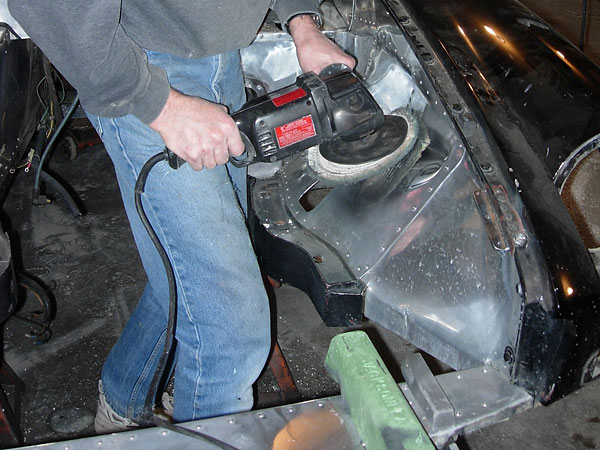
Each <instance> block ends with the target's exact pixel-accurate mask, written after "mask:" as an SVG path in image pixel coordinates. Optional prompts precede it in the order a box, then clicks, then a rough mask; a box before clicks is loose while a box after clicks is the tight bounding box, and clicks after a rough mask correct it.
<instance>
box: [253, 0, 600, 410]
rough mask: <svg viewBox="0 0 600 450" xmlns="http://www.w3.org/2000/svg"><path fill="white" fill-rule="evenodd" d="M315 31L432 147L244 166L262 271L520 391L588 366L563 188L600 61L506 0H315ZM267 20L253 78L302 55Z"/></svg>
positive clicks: (554, 390) (330, 311)
mask: <svg viewBox="0 0 600 450" xmlns="http://www.w3.org/2000/svg"><path fill="white" fill-rule="evenodd" d="M322 9H323V12H324V18H325V32H326V33H328V34H329V36H330V37H331V39H333V40H334V41H335V42H336V43H338V44H339V45H341V46H342V47H343V48H344V49H346V50H347V51H348V52H349V53H351V54H352V55H354V56H355V57H356V59H357V67H356V72H357V73H358V74H359V75H360V76H362V78H363V79H364V82H365V84H366V85H367V86H368V88H369V90H370V91H371V93H372V94H373V96H374V97H375V99H376V100H377V101H378V102H379V104H380V106H381V107H382V108H383V109H384V112H385V113H386V114H394V112H395V111H398V110H400V109H403V110H404V109H408V110H410V111H411V112H412V113H414V114H415V116H416V117H418V120H419V123H420V124H421V128H422V132H423V135H422V136H421V141H420V142H422V143H423V145H424V146H425V147H426V148H425V150H424V151H423V153H422V156H421V158H420V159H419V161H418V162H417V163H416V164H415V165H414V167H412V168H411V169H410V171H408V173H407V174H402V175H401V176H399V178H398V179H394V178H393V177H391V178H390V177H387V178H382V177H378V176H377V175H376V176H374V177H373V178H372V179H370V180H368V181H366V182H362V183H355V184H348V185H343V184H342V185H340V184H335V185H334V184H331V183H328V182H327V181H325V180H323V179H320V178H319V177H318V176H317V175H315V174H314V173H313V172H312V171H311V170H310V169H309V168H308V167H307V162H306V154H298V155H295V156H294V157H291V158H288V159H286V160H285V161H283V162H280V163H275V164H266V165H257V166H255V167H252V169H251V171H250V180H251V188H250V194H251V195H250V203H251V212H252V214H251V221H252V234H253V238H254V242H255V245H256V248H257V251H258V253H259V256H260V259H261V262H262V264H263V267H264V268H265V270H266V271H267V273H268V274H269V275H271V276H273V277H276V278H278V279H280V280H282V281H284V282H286V283H290V284H292V285H294V286H297V287H300V288H302V289H303V290H305V291H306V292H307V293H308V294H309V295H310V296H311V298H312V300H313V303H314V304H315V307H316V309H317V310H318V311H319V313H320V314H321V317H322V318H323V320H324V321H325V322H326V323H327V324H330V325H352V324H357V323H360V321H361V320H363V318H365V317H366V318H368V319H370V320H373V321H375V322H378V323H380V324H382V325H383V326H385V327H386V328H388V329H390V330H392V331H394V332H396V333H397V334H399V335H400V336H402V337H404V338H406V339H407V340H408V341H410V342H411V343H413V344H414V345H416V346H417V347H418V348H420V349H422V350H424V351H426V352H428V353H430V354H431V355H433V356H434V357H436V358H438V359H439V360H441V361H442V362H444V363H445V364H447V365H449V366H450V367H452V368H453V369H455V370H457V371H462V370H469V369H472V368H475V367H485V366H487V367H493V368H494V370H496V371H498V372H499V373H501V374H503V376H504V377H505V378H506V380H508V381H509V382H510V383H511V385H513V386H515V387H518V388H519V389H522V390H524V391H526V392H527V393H528V394H529V395H530V396H531V398H532V399H533V401H532V403H535V402H538V403H544V404H547V403H550V402H552V401H553V400H555V399H557V398H559V397H560V396H562V395H564V394H566V393H568V392H570V391H572V390H574V389H576V388H577V387H579V386H580V385H581V384H582V383H584V382H586V381H589V380H590V379H592V378H594V377H595V376H597V375H598V372H599V370H598V366H597V361H598V351H599V349H600V327H599V325H600V280H599V278H598V271H597V268H596V266H595V264H594V260H593V259H592V256H591V255H590V249H589V248H588V247H587V246H586V245H585V243H584V242H583V240H582V237H581V235H580V233H579V232H578V230H577V228H576V226H575V224H574V221H573V218H572V217H571V216H570V214H569V211H568V210H567V208H566V206H565V203H564V202H563V200H562V198H561V190H562V189H563V186H564V184H565V180H567V178H569V175H570V174H571V173H572V171H573V170H574V168H575V167H576V166H577V165H578V163H580V162H581V161H582V160H584V159H585V157H586V156H587V155H589V154H591V153H593V152H595V151H597V149H598V148H599V145H600V96H599V94H600V70H599V69H598V67H597V66H596V65H595V64H594V63H592V62H591V61H590V60H588V59H587V58H586V57H585V56H584V55H583V54H582V53H581V52H580V51H579V50H578V49H577V48H576V47H574V46H573V45H572V44H571V43H569V42H568V41H567V40H566V39H564V38H563V37H562V36H560V35H559V34H558V33H556V32H555V31H553V30H552V29H551V27H549V26H548V25H547V24H546V23H545V22H543V21H542V20H541V19H540V18H539V17H537V16H535V15H534V14H533V13H532V12H531V11H529V10H527V9H525V8H524V7H523V6H522V5H521V4H520V3H518V2H516V1H497V0H492V1H487V2H476V1H471V0H468V1H460V2H459V1H449V2H448V1H443V2H442V1H438V0H433V1H429V2H410V1H402V0H388V1H381V2H380V1H368V2H358V1H357V2H352V1H338V0H335V1H333V2H325V3H324V4H323V5H322ZM293 52H294V49H293V43H292V41H291V40H290V39H289V36H287V35H285V34H283V33H281V32H279V31H278V30H277V29H269V28H268V27H267V28H266V29H265V30H264V32H263V33H261V34H260V35H259V36H258V38H257V40H256V41H255V42H254V43H253V44H252V46H250V47H249V48H247V49H244V51H243V53H242V56H243V61H244V70H245V75H246V78H247V85H248V88H249V89H250V90H252V91H254V92H256V93H259V94H260V93H264V92H265V91H266V92H269V91H273V90H275V89H278V88H280V87H282V86H285V85H286V84H291V83H292V82H293V81H294V78H295V76H296V75H297V74H298V73H299V68H298V66H297V64H296V63H295V62H292V61H294V58H293Z"/></svg>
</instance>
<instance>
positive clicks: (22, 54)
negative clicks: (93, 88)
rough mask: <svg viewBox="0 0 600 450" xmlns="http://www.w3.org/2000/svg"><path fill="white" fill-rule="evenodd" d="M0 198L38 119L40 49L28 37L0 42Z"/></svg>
mask: <svg viewBox="0 0 600 450" xmlns="http://www.w3.org/2000/svg"><path fill="white" fill-rule="evenodd" d="M0 50H1V51H0V199H2V198H3V197H4V196H5V194H6V192H5V191H6V189H7V186H8V184H9V182H10V178H11V175H12V174H13V173H14V171H15V167H16V165H17V164H18V162H19V161H20V160H21V159H22V157H23V155H24V153H25V151H26V149H27V144H28V143H29V140H30V138H31V136H32V135H33V133H34V132H35V129H36V125H37V123H38V121H39V114H40V108H41V105H40V103H39V102H38V100H37V96H36V86H37V84H38V83H39V81H40V80H41V79H42V76H43V73H42V72H43V70H42V64H41V53H40V52H39V51H38V50H37V48H36V47H35V46H34V45H33V43H32V42H31V41H30V40H29V39H17V40H8V37H6V39H4V40H2V41H1V42H0Z"/></svg>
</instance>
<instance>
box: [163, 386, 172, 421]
mask: <svg viewBox="0 0 600 450" xmlns="http://www.w3.org/2000/svg"><path fill="white" fill-rule="evenodd" d="M161 403H162V409H163V412H164V413H165V416H167V418H168V419H169V420H171V421H172V420H173V396H172V395H171V394H169V393H168V392H167V391H165V392H163V393H162V397H161Z"/></svg>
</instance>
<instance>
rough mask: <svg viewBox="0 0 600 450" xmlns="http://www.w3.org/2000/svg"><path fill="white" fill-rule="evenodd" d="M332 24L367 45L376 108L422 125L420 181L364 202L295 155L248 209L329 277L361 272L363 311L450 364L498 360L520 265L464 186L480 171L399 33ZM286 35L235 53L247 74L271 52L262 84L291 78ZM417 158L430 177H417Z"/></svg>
mask: <svg viewBox="0 0 600 450" xmlns="http://www.w3.org/2000/svg"><path fill="white" fill-rule="evenodd" d="M338 35H339V37H335V40H336V41H337V42H344V43H346V44H347V45H349V49H350V50H352V51H354V52H356V51H361V52H364V53H360V54H358V55H356V56H357V57H358V60H359V61H368V63H367V64H366V65H365V67H363V68H362V70H364V73H362V75H363V77H364V78H365V83H366V85H367V86H368V87H369V89H370V91H371V93H372V94H373V96H374V97H375V98H376V99H377V101H378V102H379V103H380V105H381V106H382V108H383V109H384V112H386V113H392V114H393V111H395V110H397V109H399V108H403V109H408V110H410V111H412V112H413V114H415V115H417V116H418V117H419V121H420V123H422V124H423V127H425V128H426V129H427V134H428V136H429V138H428V144H429V145H428V146H427V149H426V150H425V151H424V153H423V158H422V160H421V161H420V162H419V163H418V164H417V166H416V167H415V169H414V170H413V176H415V179H419V180H420V181H419V182H418V183H417V185H414V184H413V185H410V186H408V187H407V186H400V184H399V188H398V189H393V187H394V185H393V184H392V185H391V188H389V189H388V190H386V191H385V192H384V193H380V191H377V190H376V191H375V192H376V194H372V197H366V198H368V200H364V201H361V200H362V198H363V197H362V196H364V195H369V194H370V193H369V190H368V189H362V188H361V187H360V186H359V185H355V184H350V185H342V186H339V185H335V186H328V185H327V183H324V182H323V181H319V180H318V178H317V177H315V176H314V175H313V174H312V173H311V171H310V170H307V168H306V166H307V164H306V161H305V156H304V155H297V156H296V157H293V158H290V159H288V160H286V161H284V162H283V164H282V167H281V169H280V170H279V171H278V172H277V173H274V174H268V175H267V176H266V177H265V178H262V179H260V180H259V182H258V184H257V186H256V188H255V190H254V194H253V195H254V199H253V201H254V204H255V210H256V212H257V215H258V216H259V218H260V220H261V222H262V223H263V224H264V226H265V227H266V228H267V229H268V230H269V232H270V233H272V234H273V235H274V236H277V237H279V238H282V239H285V240H288V241H289V242H293V243H297V244H299V245H301V246H302V247H303V248H304V249H305V250H306V251H307V252H308V253H309V254H311V255H312V256H313V258H315V260H317V261H320V262H321V261H322V263H319V266H318V267H319V269H320V270H321V271H322V274H323V276H324V277H325V279H326V280H327V281H328V282H331V283H332V282H338V281H344V280H348V279H360V280H362V281H363V282H364V283H365V284H366V285H367V291H366V297H365V303H366V304H365V315H366V316H367V317H368V318H370V319H372V320H374V321H376V322H378V323H380V324H382V325H383V326H385V327H386V328H388V329H390V330H392V331H394V332H395V333H397V334H398V335H400V336H402V337H404V338H407V339H408V340H410V341H411V342H412V343H414V344H415V345H417V346H418V347H420V348H422V349H424V350H426V351H427V352H429V353H431V354H432V355H434V356H435V357H437V358H439V359H440V360H442V361H443V362H444V363H446V364H448V365H450V366H452V367H454V368H456V369H464V368H469V367H473V366H478V365H481V364H484V363H490V362H492V363H494V361H497V362H498V365H499V366H500V365H502V355H503V352H504V349H505V348H506V347H507V346H512V347H514V345H515V343H516V338H517V330H518V322H519V314H520V307H521V299H520V297H519V296H518V295H517V293H516V292H515V289H514V286H516V285H517V284H518V275H517V270H516V267H515V265H514V263H513V262H512V261H511V259H510V258H508V257H504V256H502V255H501V254H499V253H498V252H497V251H496V250H495V249H494V248H493V247H492V246H491V245H490V243H489V241H488V233H487V229H486V227H485V225H484V223H483V220H482V219H481V216H480V214H479V212H478V210H477V208H476V205H475V202H474V201H473V197H472V192H473V191H474V190H476V189H478V188H479V187H480V186H481V184H480V183H481V181H480V180H479V179H478V177H477V175H476V171H475V170H474V169H473V167H472V163H471V161H470V159H469V157H468V155H467V153H466V152H465V150H464V148H463V145H462V141H461V138H460V136H459V134H458V133H457V131H456V130H455V128H454V125H453V123H452V121H451V120H450V119H449V117H448V115H447V113H446V111H445V109H444V107H443V106H442V103H441V101H440V100H439V98H438V97H437V94H436V92H435V90H434V89H433V87H432V86H431V85H430V82H429V79H428V78H427V77H426V76H425V75H424V74H423V72H422V69H421V68H420V65H419V64H418V62H417V60H416V57H415V56H414V55H413V54H412V53H411V51H410V48H409V47H408V46H407V43H406V41H405V40H404V38H403V37H402V36H401V35H397V34H394V33H390V32H384V31H373V34H371V35H370V37H368V36H369V34H368V31H364V32H363V33H362V34H361V35H360V36H357V37H355V38H354V39H352V37H351V36H348V35H347V34H346V33H343V32H341V33H338ZM338 35H336V36H338ZM280 40H282V41H283V42H280ZM363 42H372V43H373V45H371V46H365V47H363V46H362V45H361V43H363ZM287 46H288V40H287V39H283V38H281V37H278V36H277V35H267V34H264V35H262V36H261V38H260V39H259V40H258V41H257V42H256V43H255V44H253V46H251V47H249V48H248V49H246V50H245V51H244V53H243V58H244V69H245V71H246V73H247V74H251V76H252V78H259V77H260V76H262V73H261V70H263V69H262V67H263V66H262V65H261V64H259V63H260V62H261V61H263V60H267V61H270V62H271V63H273V64H276V66H277V67H278V70H277V76H276V77H272V76H271V77H267V79H266V80H265V84H266V85H267V90H272V89H273V88H277V87H281V86H280V84H279V83H280V81H279V80H283V81H281V82H282V83H285V82H287V81H289V79H291V78H293V76H294V70H295V66H294V65H289V64H288V66H287V71H288V72H289V73H290V75H289V76H286V75H285V74H284V72H285V71H284V67H286V65H285V62H284V61H285V60H286V59H285V58H284V59H281V58H283V55H285V54H286V52H288V51H291V50H289V49H288V47H287ZM255 52H256V54H255ZM431 165H433V167H434V168H433V170H432V169H430V167H431ZM426 169H427V170H430V172H429V174H428V176H427V177H421V178H418V175H421V173H420V172H423V173H425V172H424V171H425V170H426ZM386 183H388V184H390V183H394V180H387V181H386ZM319 188H326V189H331V190H330V191H329V192H328V193H327V195H326V196H325V197H324V198H323V199H322V200H321V201H320V202H319V203H318V204H317V205H316V206H315V207H314V208H313V209H311V210H305V209H304V208H303V207H302V206H301V202H300V199H301V198H302V197H303V196H305V195H306V194H307V193H308V192H310V191H311V190H316V189H319ZM381 188H382V186H375V187H374V188H373V189H381ZM369 189H370V188H369ZM450 205H452V206H451V207H450ZM492 324H493V325H492Z"/></svg>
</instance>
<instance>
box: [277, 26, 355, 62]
mask: <svg viewBox="0 0 600 450" xmlns="http://www.w3.org/2000/svg"><path fill="white" fill-rule="evenodd" d="M289 30H290V34H291V35H292V38H293V39H294V43H295V44H296V54H297V56H298V62H299V63H300V68H301V69H302V71H303V72H314V73H316V74H319V73H320V72H321V70H323V69H324V68H325V67H327V66H329V65H331V64H336V63H342V64H345V65H347V66H348V67H350V69H354V66H355V65H356V61H355V60H354V58H353V57H352V56H350V55H348V54H347V53H345V52H344V51H343V50H342V49H341V48H339V47H338V46H337V45H336V44H335V43H333V42H332V41H330V40H329V39H328V38H327V37H326V36H324V35H323V34H322V33H321V32H320V31H319V28H317V25H316V24H315V22H314V20H313V18H312V16H310V15H307V14H304V15H299V16H296V17H293V18H292V20H290V22H289Z"/></svg>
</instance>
